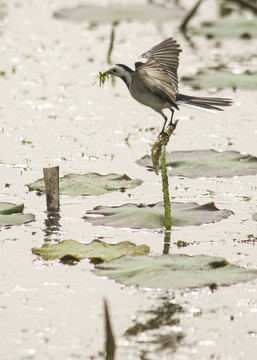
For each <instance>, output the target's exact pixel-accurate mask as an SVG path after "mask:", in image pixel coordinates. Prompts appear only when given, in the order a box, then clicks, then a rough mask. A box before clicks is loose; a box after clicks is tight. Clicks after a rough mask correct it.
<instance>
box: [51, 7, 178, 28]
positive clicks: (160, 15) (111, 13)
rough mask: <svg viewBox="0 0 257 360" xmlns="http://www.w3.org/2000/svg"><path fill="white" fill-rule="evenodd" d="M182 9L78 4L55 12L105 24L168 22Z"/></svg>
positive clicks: (61, 15)
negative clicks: (118, 22) (119, 22)
mask: <svg viewBox="0 0 257 360" xmlns="http://www.w3.org/2000/svg"><path fill="white" fill-rule="evenodd" d="M183 14H184V11H183V10H181V8H179V7H172V8H166V7H164V6H157V5H136V4H129V5H108V6H92V5H80V6H77V7H75V8H64V9H61V10H59V11H57V12H55V14H54V16H55V18H58V19H66V20H71V21H83V22H84V21H86V22H88V23H90V24H105V23H113V22H116V21H132V20H133V21H139V22H148V21H156V22H161V23H163V22H165V21H166V22H167V21H168V22H169V21H170V20H171V19H172V18H173V19H174V18H176V17H177V16H181V15H183Z"/></svg>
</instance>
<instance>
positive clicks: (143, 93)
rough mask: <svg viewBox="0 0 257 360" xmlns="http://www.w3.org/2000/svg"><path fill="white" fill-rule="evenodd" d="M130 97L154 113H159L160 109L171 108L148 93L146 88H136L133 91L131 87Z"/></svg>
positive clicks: (150, 92)
mask: <svg viewBox="0 0 257 360" xmlns="http://www.w3.org/2000/svg"><path fill="white" fill-rule="evenodd" d="M129 91H130V94H131V96H132V97H133V98H134V99H135V100H137V101H138V102H140V103H141V104H143V105H146V106H149V107H151V108H152V109H154V110H155V111H160V110H162V109H166V108H171V107H172V106H171V104H170V103H169V102H168V101H166V100H165V99H163V98H162V97H160V96H159V95H157V94H155V93H153V92H152V91H149V89H147V88H145V87H144V88H142V89H140V88H137V89H136V91H135V90H134V88H133V86H131V87H130V89H129Z"/></svg>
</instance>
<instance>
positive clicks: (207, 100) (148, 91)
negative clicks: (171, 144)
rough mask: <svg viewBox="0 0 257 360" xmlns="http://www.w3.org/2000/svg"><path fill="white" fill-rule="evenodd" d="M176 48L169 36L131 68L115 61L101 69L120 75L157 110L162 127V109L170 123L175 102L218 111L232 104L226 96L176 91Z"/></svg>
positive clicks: (139, 97) (140, 99) (135, 94)
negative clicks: (193, 94) (189, 94)
mask: <svg viewBox="0 0 257 360" xmlns="http://www.w3.org/2000/svg"><path fill="white" fill-rule="evenodd" d="M180 52H181V49H180V46H179V44H178V43H177V42H176V40H174V39H173V38H169V39H167V40H164V41H163V42H161V43H160V44H158V45H156V46H154V47H152V48H151V49H150V50H148V51H146V52H145V53H144V54H142V55H141V56H140V57H139V58H138V59H137V61H136V63H135V71H134V70H132V69H130V68H129V67H128V66H126V65H123V64H116V65H113V66H112V67H111V68H110V69H109V70H107V71H106V72H105V74H107V75H113V76H117V77H120V78H121V79H122V80H123V81H124V82H125V84H126V85H127V87H128V89H129V92H130V94H131V96H132V97H133V98H134V99H135V100H137V101H138V102H140V103H141V104H143V105H146V106H149V107H151V108H152V109H153V110H155V111H157V112H158V113H159V114H161V116H162V117H163V118H164V125H163V129H162V131H164V128H165V125H166V122H167V117H166V115H165V114H164V113H163V109H170V110H171V119H170V124H172V118H173V114H174V108H175V109H177V110H179V107H178V106H179V105H189V106H192V107H197V108H203V109H207V110H220V111H222V110H223V109H221V108H219V106H229V105H231V104H232V100H231V99H228V98H218V97H195V96H188V95H183V94H180V93H179V92H178V76H177V68H178V64H179V53H180Z"/></svg>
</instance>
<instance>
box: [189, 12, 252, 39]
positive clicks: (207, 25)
mask: <svg viewBox="0 0 257 360" xmlns="http://www.w3.org/2000/svg"><path fill="white" fill-rule="evenodd" d="M192 32H193V33H194V34H200V35H204V36H206V37H209V38H213V37H220V38H221V37H228V38H238V37H240V38H246V39H248V38H251V37H254V38H255V37H256V34H257V18H255V17H254V18H253V19H247V20H245V19H242V18H238V19H237V18H234V19H232V18H231V19H229V18H227V17H226V18H221V19H219V20H216V21H211V22H203V23H202V25H201V27H199V28H193V29H192Z"/></svg>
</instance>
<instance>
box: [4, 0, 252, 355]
mask: <svg viewBox="0 0 257 360" xmlns="http://www.w3.org/2000/svg"><path fill="white" fill-rule="evenodd" d="M98 3H99V4H100V2H98ZM109 3H112V4H113V3H115V2H114V1H109ZM123 3H124V4H125V3H130V2H129V1H124V2H123ZM137 3H138V4H139V3H140V4H144V2H143V1H138V2H137ZM190 3H192V4H193V3H194V2H193V1H191V2H190ZM213 3H214V2H213ZM99 4H98V5H99ZM188 4H189V2H187V6H188V7H189V5H188ZM76 5H77V4H76V3H75V2H74V1H72V0H65V1H63V0H46V1H43V2H40V1H37V0H32V1H29V0H24V1H20V2H19V1H18V2H17V1H16V2H8V6H6V7H3V17H2V18H1V32H0V40H1V42H0V51H1V65H0V66H1V68H0V74H1V76H0V81H1V97H0V146H1V153H0V169H1V183H0V186H1V193H0V195H1V196H0V201H3V202H10V203H15V204H21V203H24V205H25V208H24V213H33V214H34V215H35V221H33V222H30V223H28V224H25V225H22V226H17V227H15V226H14V227H2V228H1V229H0V264H1V265H0V267H1V291H0V313H1V325H0V331H1V334H2V336H1V342H0V343H1V356H0V358H1V359H4V360H14V359H15V360H24V359H26V360H27V359H40V360H42V359H43V360H45V359H87V360H89V359H98V358H99V359H100V358H101V355H100V354H99V352H100V351H102V350H103V345H104V341H105V340H104V318H103V314H104V308H103V299H104V298H106V299H107V301H108V304H109V312H110V315H111V322H112V326H113V332H114V334H115V338H116V342H117V359H119V360H121V359H124V360H128V359H131V360H132V359H133V360H135V359H143V358H145V359H160V358H161V359H171V358H172V357H173V356H175V357H176V359H183V360H186V359H190V360H191V359H195V360H196V359H197V360H199V359H209V358H214V359H254V358H255V355H254V354H256V349H257V280H251V281H248V282H243V283H237V284H234V285H230V286H226V287H217V288H216V289H215V287H214V288H212V287H209V286H208V287H203V288H199V289H198V288H195V289H186V290H172V289H170V290H168V291H166V290H156V289H155V290H151V289H150V288H147V289H144V288H138V287H136V286H124V285H122V284H120V283H118V282H115V281H114V280H111V279H108V278H107V277H102V276H99V275H97V274H96V273H95V271H94V265H93V264H92V263H90V262H89V261H88V260H86V259H85V260H82V261H80V262H79V263H78V264H77V265H74V266H68V265H64V264H62V263H60V262H59V261H58V260H53V261H46V260H42V259H41V258H40V257H37V256H36V255H34V254H32V251H31V249H32V248H34V247H36V248H39V247H41V246H42V245H43V244H44V242H45V241H51V242H53V243H57V242H58V241H60V240H67V239H72V240H76V241H79V242H82V243H90V242H91V241H92V240H94V239H100V240H103V241H105V242H108V243H110V244H115V243H118V242H121V241H131V242H133V243H134V244H136V245H141V244H145V245H148V246H149V247H150V254H151V255H154V256H158V255H161V254H162V253H163V251H164V248H165V245H167V244H165V243H164V232H163V231H162V230H150V229H147V230H146V229H137V230H135V229H134V230H133V229H125V228H112V227H104V226H93V225H91V224H90V223H88V222H85V221H84V220H83V216H84V215H85V214H86V212H87V211H90V210H92V209H93V208H95V207H96V206H98V205H103V206H119V205H122V204H125V203H130V202H131V203H135V204H142V203H144V204H149V203H157V202H158V201H161V200H162V191H161V176H160V175H159V176H157V175H155V174H154V173H153V172H148V171H147V170H146V169H145V168H144V167H141V166H139V165H138V164H136V161H137V160H138V159H140V158H141V157H143V156H144V155H146V154H149V153H150V150H151V145H152V143H153V142H154V141H155V139H156V136H157V135H158V133H159V131H160V130H161V127H162V121H163V120H162V118H161V117H160V116H159V115H158V114H155V113H154V112H153V111H152V110H151V109H149V108H146V107H144V106H141V105H140V104H138V103H136V102H135V101H134V100H133V99H132V98H131V97H130V95H129V94H128V91H127V89H126V87H125V86H124V84H123V83H122V82H119V81H116V83H115V86H112V82H111V81H109V82H106V83H105V86H104V87H103V88H99V87H98V86H96V85H95V86H92V83H93V82H94V80H95V75H96V74H97V73H98V71H104V70H105V69H106V68H107V67H108V64H107V61H106V59H107V52H108V48H109V42H110V34H111V30H112V25H111V24H108V23H105V24H102V25H101V24H99V25H97V26H91V25H89V24H88V23H86V22H83V21H82V22H81V21H80V22H70V21H67V20H64V19H57V18H56V17H54V16H53V14H54V13H56V12H57V11H59V10H60V9H62V8H64V7H65V8H69V7H71V8H72V7H75V6H76ZM212 7H213V8H212ZM215 10H216V8H215V7H214V4H211V2H207V3H206V4H203V5H202V7H201V8H200V10H199V14H198V16H197V17H195V18H194V19H193V21H192V24H193V25H195V26H198V25H199V24H200V21H201V20H206V21H207V20H210V18H211V20H212V18H214V19H215V14H216V12H215ZM179 14H180V15H179V16H178V17H176V18H175V19H172V21H171V22H170V23H168V22H163V23H161V24H160V23H156V22H151V21H149V22H144V23H142V22H139V21H136V22H131V21H130V22H121V23H120V24H119V25H117V26H116V27H115V42H114V49H113V52H112V54H111V58H112V60H113V61H114V62H115V63H125V64H126V65H128V66H130V67H133V64H134V62H135V60H136V58H137V57H138V56H139V55H140V54H142V53H143V52H144V51H146V50H147V49H149V48H151V47H152V46H153V45H155V44H157V43H158V42H160V41H162V40H163V39H165V38H167V37H170V36H173V37H175V38H176V39H177V41H178V42H179V43H180V44H181V48H182V49H183V52H182V53H181V54H180V66H179V71H178V73H179V78H181V77H182V76H187V77H191V76H193V75H194V74H195V73H197V72H198V71H200V70H201V69H206V68H209V67H215V66H217V65H220V64H222V63H226V65H227V66H228V68H230V69H231V70H232V71H233V72H236V71H237V72H240V70H242V72H244V71H245V69H246V68H248V67H249V69H250V70H252V69H254V68H255V69H256V54H255V49H256V48H257V42H256V39H240V38H235V39H233V40H232V39H231V38H222V39H218V41H217V39H215V38H213V39H207V38H205V37H202V36H200V35H197V36H196V35H194V37H193V40H194V44H195V48H194V49H192V48H191V47H190V44H189V43H188V42H187V41H186V40H185V39H184V37H183V36H182V35H181V33H179V31H178V26H179V24H180V22H181V21H182V18H183V14H185V11H184V10H183V9H180V10H179ZM206 14H207V15H208V16H207V15H206ZM207 17H208V18H207ZM180 89H181V92H182V93H186V94H191V95H199V96H208V95H210V96H211V95H213V96H219V97H221V96H224V97H231V98H233V100H234V104H233V106H232V107H230V108H227V109H226V110H225V111H224V112H220V113H219V114H217V115H216V116H214V115H212V114H209V113H205V112H200V111H196V110H191V109H189V108H181V109H180V111H179V112H176V113H175V116H176V118H179V119H180V120H179V123H178V126H177V129H176V131H175V134H174V136H172V138H171V139H170V142H169V144H168V147H167V151H169V152H171V151H190V150H208V149H213V150H215V151H226V150H233V151H238V152H239V153H242V154H250V155H252V156H255V157H256V156H257V146H256V144H257V128H256V118H257V110H256V97H257V90H256V89H255V90H254V89H251V90H247V89H246V88H244V89H240V88H238V89H237V90H235V89H232V88H223V89H222V90H218V89H216V88H214V87H212V88H202V89H198V90H196V89H192V88H191V87H190V83H186V82H183V83H180ZM56 165H58V166H59V167H60V176H64V175H66V174H68V173H77V174H85V173H88V172H96V173H99V174H107V173H114V174H125V173H126V174H127V175H128V176H129V177H130V178H132V179H134V178H137V179H141V180H142V181H143V183H142V185H140V186H138V187H136V188H134V189H129V190H126V191H125V192H120V191H118V192H110V193H107V194H104V195H99V196H87V197H82V196H78V197H71V196H66V195H63V196H61V199H60V200H61V210H60V214H59V217H58V218H57V219H55V222H52V221H51V220H52V219H51V217H49V216H48V215H47V213H46V205H45V197H44V196H38V195H37V192H36V191H31V192H29V190H28V186H27V185H28V184H30V183H33V182H34V181H36V180H38V179H40V178H42V176H43V168H44V167H48V166H56ZM169 184H170V195H171V197H172V201H176V202H197V203H199V204H204V203H208V202H212V201H213V202H214V203H215V204H216V206H217V207H218V208H219V209H229V210H230V211H232V212H233V213H234V214H233V215H231V216H229V217H228V218H227V219H225V220H222V221H220V222H217V223H214V224H203V225H200V226H185V227H174V228H173V229H172V232H171V242H170V245H169V253H170V254H186V255H200V254H203V255H210V256H217V257H221V258H225V259H226V260H227V261H228V262H230V263H232V264H236V265H239V266H242V267H245V268H247V269H256V268H257V248H256V246H255V244H256V241H257V239H256V235H257V231H256V221H254V220H253V218H252V216H253V215H254V214H256V212H257V206H256V205H257V196H256V192H257V176H256V175H247V176H240V177H231V178H229V177H228V178H223V177H221V178H216V177H209V178H205V177H200V178H195V179H190V178H186V177H179V176H173V177H170V178H169ZM183 242H184V243H185V244H187V246H179V245H178V244H183ZM171 303H172V304H174V306H175V307H177V308H176V309H177V313H176V315H175V317H176V318H177V319H178V320H177V321H174V322H173V321H170V322H168V323H166V325H165V322H162V323H161V325H160V324H159V325H160V326H159V328H158V330H156V329H155V330H151V329H150V330H149V329H146V328H143V329H144V330H143V332H141V333H137V334H136V335H134V336H127V335H126V336H125V335H124V333H125V332H126V331H127V330H128V329H130V328H131V327H132V326H133V325H134V324H135V322H141V323H147V320H148V318H149V313H148V314H147V313H145V311H149V310H153V311H155V310H156V311H157V310H158V311H160V310H159V309H163V308H165V309H166V308H167V307H168V308H169V306H170V305H169V306H166V305H167V304H171ZM163 304H166V305H165V306H164V305H163ZM169 311H171V310H170V308H169ZM168 314H170V313H168ZM154 316H156V315H154ZM170 316H171V315H170ZM172 316H173V315H172ZM171 333H172V334H173V335H172V336H173V337H172V339H171V338H169V337H167V336H168V335H170V334H171ZM156 339H159V340H156ZM161 339H162V340H161ZM163 344H168V346H163ZM169 344H170V345H169ZM174 352H176V354H175V355H174Z"/></svg>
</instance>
